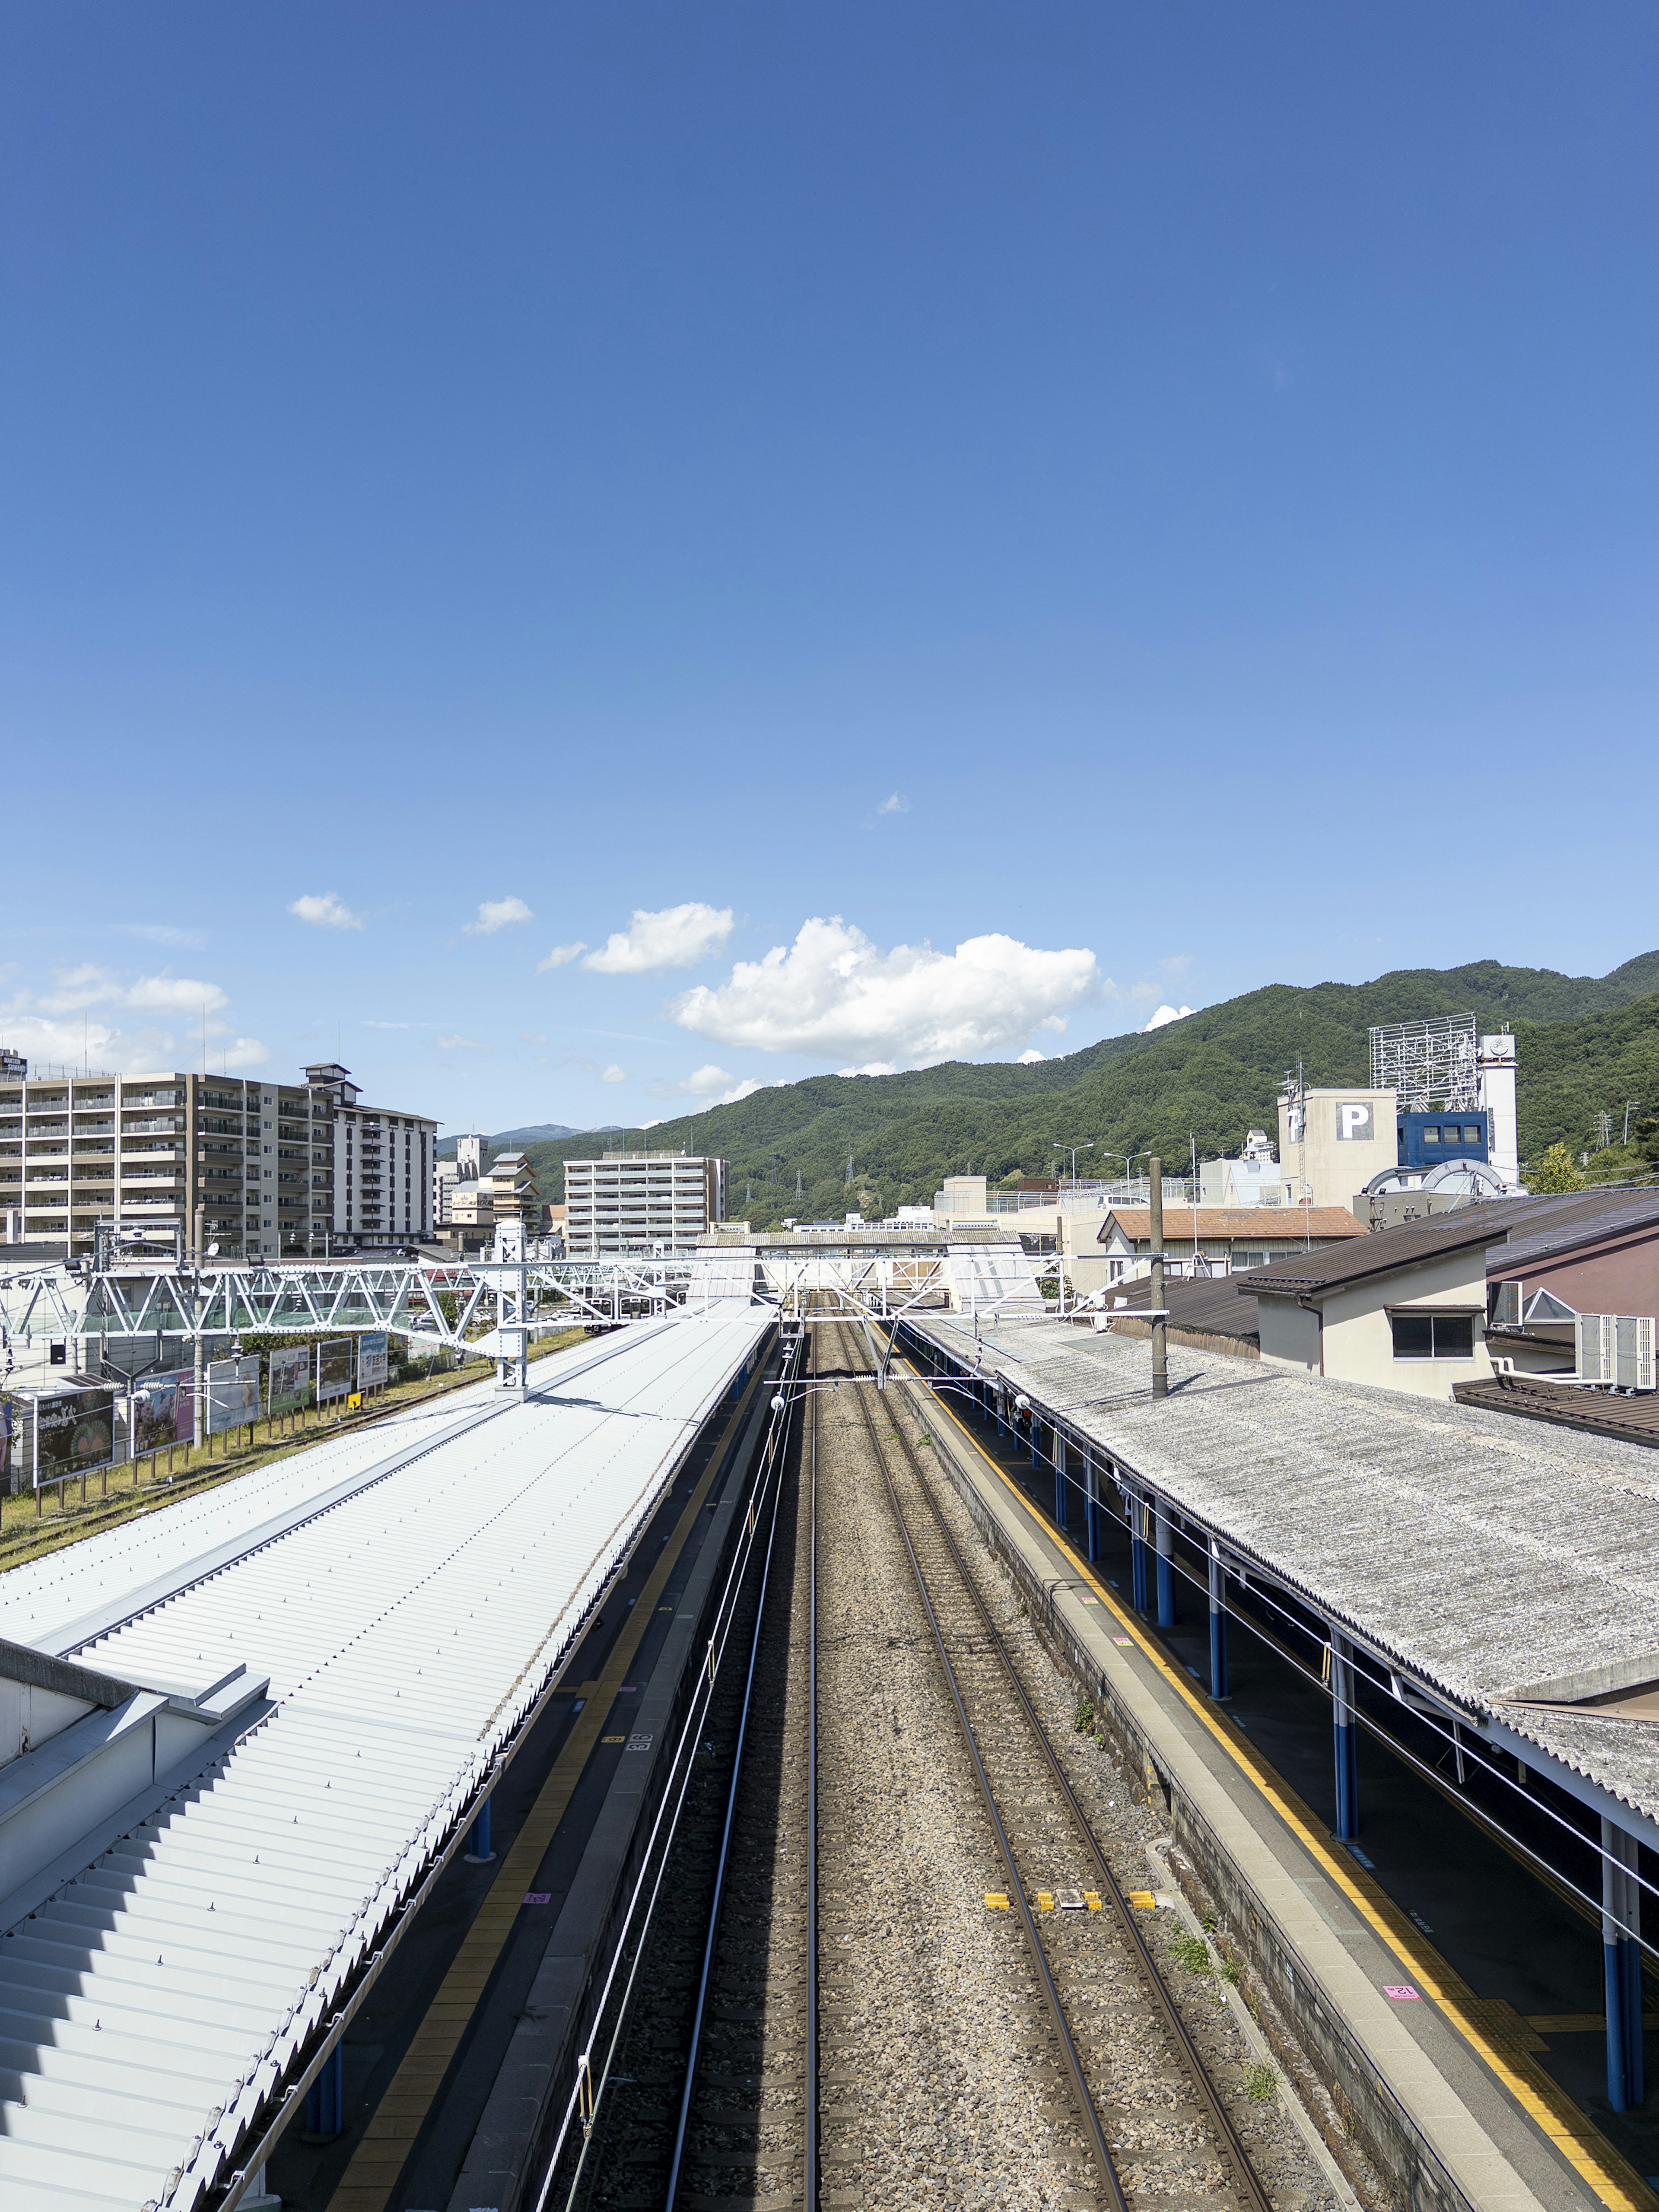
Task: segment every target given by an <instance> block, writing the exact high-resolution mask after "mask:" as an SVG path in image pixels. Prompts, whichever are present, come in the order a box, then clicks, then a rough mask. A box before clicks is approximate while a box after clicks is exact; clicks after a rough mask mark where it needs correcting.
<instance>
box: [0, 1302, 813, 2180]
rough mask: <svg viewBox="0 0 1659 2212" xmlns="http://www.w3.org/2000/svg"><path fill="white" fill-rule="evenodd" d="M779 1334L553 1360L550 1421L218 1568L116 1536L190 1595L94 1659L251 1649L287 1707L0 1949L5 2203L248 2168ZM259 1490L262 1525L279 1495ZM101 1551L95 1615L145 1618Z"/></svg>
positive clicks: (402, 1473)
mask: <svg viewBox="0 0 1659 2212" xmlns="http://www.w3.org/2000/svg"><path fill="white" fill-rule="evenodd" d="M768 1319H769V1316H767V1314H766V1313H765V1312H763V1311H762V1310H758V1309H753V1308H751V1309H749V1310H733V1309H732V1308H730V1307H726V1308H723V1309H721V1310H720V1312H719V1313H718V1315H717V1316H715V1317H713V1318H709V1319H692V1318H678V1319H671V1320H668V1321H665V1322H659V1323H656V1324H650V1325H645V1326H641V1327H640V1328H635V1329H631V1330H628V1331H623V1332H621V1333H619V1334H617V1335H615V1336H612V1337H610V1338H607V1339H605V1340H604V1341H603V1343H602V1345H601V1346H599V1347H597V1348H595V1347H589V1348H587V1349H586V1350H584V1351H582V1352H576V1353H574V1354H572V1355H568V1357H567V1358H565V1359H563V1360H559V1359H555V1360H552V1361H550V1362H549V1363H548V1366H547V1368H546V1369H544V1370H541V1372H540V1374H539V1375H538V1390H537V1394H536V1395H534V1396H532V1399H531V1400H530V1401H529V1402H528V1404H526V1405H524V1406H520V1405H519V1404H518V1403H517V1401H516V1400H509V1401H507V1404H506V1406H505V1407H503V1409H502V1411H501V1413H500V1415H499V1416H498V1417H497V1418H494V1419H487V1420H486V1421H485V1422H484V1423H483V1425H478V1426H475V1427H472V1428H471V1429H469V1430H467V1431H465V1432H463V1433H460V1434H458V1435H452V1436H450V1437H448V1439H447V1441H445V1440H443V1439H442V1438H441V1437H435V1438H434V1441H433V1448H432V1449H428V1450H426V1451H425V1452H423V1453H422V1455H420V1456H418V1457H416V1458H415V1459H414V1460H413V1461H412V1462H410V1464H408V1465H406V1466H404V1467H402V1468H399V1469H398V1471H397V1472H396V1473H395V1474H392V1475H391V1476H389V1477H386V1478H385V1479H383V1480H368V1481H363V1482H362V1483H360V1484H359V1485H358V1486H356V1487H355V1488H353V1489H351V1490H350V1491H349V1494H347V1495H346V1496H345V1497H344V1498H342V1499H340V1500H339V1501H338V1502H337V1503H336V1504H333V1505H332V1506H331V1508H330V1509H329V1510H326V1511H321V1512H311V1513H308V1514H306V1513H302V1514H301V1516H300V1517H299V1519H298V1522H297V1525H295V1526H293V1527H291V1528H289V1529H288V1531H287V1532H286V1533H285V1534H282V1535H280V1536H279V1537H277V1538H276V1539H275V1540H274V1541H262V1542H258V1543H257V1546H256V1547H255V1548H252V1549H249V1550H244V1551H243V1552H242V1553H241V1554H240V1556H239V1557H237V1558H236V1559H234V1562H233V1563H232V1564H229V1565H224V1566H222V1567H220V1568H218V1569H216V1570H214V1571H209V1572H208V1573H207V1574H206V1575H205V1577H204V1578H200V1577H198V1575H197V1567H198V1565H200V1564H201V1562H202V1561H203V1560H206V1561H209V1562H211V1560H212V1559H214V1558H215V1557H216V1554H217V1551H218V1550H219V1549H220V1548H222V1544H220V1545H216V1544H215V1543H212V1542H210V1543H209V1544H208V1545H207V1548H206V1549H205V1550H202V1549H200V1548H199V1540H200V1539H201V1538H202V1537H203V1536H204V1535H212V1534H215V1533H216V1531H212V1530H204V1529H203V1528H201V1526H200V1517H199V1516H198V1525H197V1540H198V1548H197V1550H195V1551H194V1552H191V1549H190V1542H189V1540H188V1539H186V1538H184V1537H183V1536H181V1535H180V1536H179V1538H178V1541H172V1538H173V1536H174V1535H176V1534H178V1532H164V1533H162V1534H160V1535H159V1536H158V1535H157V1534H156V1533H155V1532H156V1530H157V1522H158V1521H159V1522H167V1521H169V1520H170V1519H171V1517H172V1516H169V1515H162V1516H157V1521H151V1522H142V1523H140V1524H138V1526H137V1528H134V1529H132V1530H131V1531H125V1530H120V1531H115V1532H112V1534H113V1535H115V1536H116V1537H117V1538H122V1537H127V1538H129V1539H130V1540H131V1559H130V1563H129V1564H130V1572H131V1585H130V1587H131V1591H132V1592H134V1593H137V1592H141V1591H145V1592H147V1591H149V1590H150V1589H152V1588H153V1585H154V1583H155V1576H154V1575H153V1573H152V1572H151V1570H152V1569H153V1567H154V1565H155V1560H156V1559H157V1558H158V1557H166V1558H167V1559H169V1560H170V1562H171V1565H169V1566H168V1567H167V1569H166V1570H165V1574H167V1575H170V1576H171V1577H172V1580H173V1586H174V1587H175V1589H176V1590H177V1594H176V1595H173V1596H170V1597H167V1598H164V1599H163V1600H162V1601H161V1602H159V1603H156V1604H155V1606H154V1607H153V1609H152V1610H149V1611H147V1612H145V1613H143V1616H142V1617H141V1618H138V1619H136V1620H129V1621H127V1622H126V1623H125V1625H123V1626H119V1627H117V1628H115V1629H113V1630H112V1631H111V1632H108V1633H104V1634H98V1635H95V1636H94V1637H92V1638H90V1639H89V1640H88V1641H87V1642H86V1643H85V1644H82V1645H81V1646H79V1647H78V1648H81V1649H82V1650H84V1651H85V1653H86V1656H87V1658H88V1662H89V1663H90V1664H92V1665H94V1666H96V1667H98V1668H100V1669H103V1670H105V1671H107V1672H109V1673H111V1674H118V1675H120V1676H121V1677H122V1678H123V1679H124V1680H125V1679H134V1680H139V1681H147V1680H189V1679H191V1677H196V1678H198V1679H199V1677H200V1676H201V1674H202V1673H203V1671H204V1668H209V1669H211V1668H213V1667H214V1665H215V1664H216V1662H218V1663H223V1662H234V1661H236V1660H239V1659H242V1660H246V1662H247V1664H248V1666H249V1668H250V1670H251V1671H253V1672H257V1673H258V1674H267V1673H268V1674H269V1675H270V1696H271V1698H272V1699H275V1700H276V1705H275V1710H274V1711H271V1712H270V1715H269V1717H267V1718H265V1719H264V1720H263V1721H262V1722H260V1723H258V1725H256V1726H255V1727H254V1728H252V1729H251V1730H250V1731H249V1732H248V1733H247V1734H246V1735H245V1736H244V1737H242V1739H241V1740H240V1741H238V1742H237V1744H236V1745H235V1747H234V1749H232V1750H231V1751H230V1752H229V1753H228V1755H227V1756H226V1757H225V1758H224V1759H222V1760H221V1761H220V1763H219V1764H218V1765H216V1767H214V1768H213V1769H211V1770H210V1771H209V1772H207V1773H205V1774H204V1775H201V1776H199V1777H198V1778H196V1779H195V1780H194V1781H192V1782H191V1783H190V1784H188V1786H185V1787H182V1788H180V1789H179V1790H178V1791H177V1792H176V1793H175V1794H174V1796H173V1797H172V1798H171V1799H170V1800H169V1801H168V1802H167V1804H166V1806H165V1807H164V1808H162V1809H161V1812H160V1813H159V1814H158V1815H157V1816H156V1818H155V1819H154V1820H149V1821H147V1822H146V1823H144V1824H143V1826H140V1827H138V1828H137V1829H135V1830H134V1832H132V1833H131V1834H130V1835H128V1836H125V1837H124V1838H121V1839H120V1841H119V1842H118V1843H117V1844H115V1846H114V1847H113V1848H112V1849H111V1850H106V1851H105V1852H104V1853H103V1854H102V1855H101V1856H100V1857H98V1858H97V1859H96V1861H95V1862H94V1863H93V1864H91V1865H90V1866H88V1868H87V1869H85V1870H84V1871H82V1873H81V1874H79V1875H76V1877H75V1878H74V1879H73V1880H71V1881H67V1882H66V1883H65V1884H64V1886H63V1887H61V1888H60V1889H59V1890H58V1892H57V1893H55V1894H54V1895H53V1896H52V1898H51V1899H50V1900H49V1902H47V1903H46V1904H44V1905H42V1906H41V1907H40V1909H39V1910H38V1911H36V1912H35V1913H34V1914H33V1916H32V1917H28V1918H26V1919H24V1920H22V1921H21V1923H18V1924H17V1926H16V1927H15V1929H11V1930H9V1931H8V1933H7V1935H6V1937H5V1939H4V1941H3V1942H0V2066H3V2069H5V2071H6V2072H7V2074H8V2076H9V2079H8V2081H7V2082H6V2085H5V2093H6V2103H5V2106H4V2111H3V2126H0V2196H3V2197H4V2201H5V2203H6V2204H7V2207H8V2212H111V2208H114V2207H117V2206H119V2207H122V2208H126V2212H131V2208H133V2207H137V2206H142V2205H143V2204H146V2203H152V2202H153V2203H166V2204H167V2205H169V2206H175V2205H176V2206H179V2207H188V2206H190V2205H192V2204H194V2203H196V2202H197V2199H198V2198H199V2197H200V2195H201V2193H202V2191H204V2189H205V2188H207V2187H210V2185H212V2183H213V2181H214V2179H216V2177H217V2176H219V2175H221V2174H222V2172H225V2171H226V2170H227V2169H228V2166H231V2165H232V2164H233V2163H234V2162H235V2160H236V2154H237V2153H238V2150H239V2148H243V2149H245V2148H246V2145H245V2144H244V2143H243V2142H242V2138H243V2137H244V2136H245V2134H246V2131H247V2130H249V2129H250V2127H251V2126H252V2124H253V2122H254V2120H255V2118H256V2116H257V2115H258V2113H259V2111H260V2108H261V2106H262V2105H263V2104H264V2100H265V2098H266V2097H267V2096H268V2094H269V2093H270V2091H271V2089H272V2088H273V2087H275V2086H276V2084H277V2082H278V2081H281V2079H282V2078H283V2075H284V2073H285V2072H286V2070H287V2069H288V2068H289V2064H290V2063H291V2062H292V2061H294V2060H295V2058H296V2057H297V2056H298V2055H299V2054H300V2053H301V2052H302V2051H304V2050H305V2049H306V2048H307V2045H308V2044H309V2043H310V2040H311V2039H312V2038H313V2034H314V2033H316V2031H317V2030H318V2028H319V2026H320V2025H321V2024H322V2023H325V2021H327V2020H328V2019H329V2017H330V2016H331V2012H332V2010H333V2008H335V2006H336V2003H337V1998H338V1996H339V1993H340V1991H341V1990H342V1989H343V1985H344V1984H346V1983H347V1982H348V1981H349V1979H350V1978H351V1977H352V1976H353V1975H354V1973H355V1972H356V1970H357V1968H358V1967H359V1966H361V1965H362V1962H363V1961H364V1960H365V1959H366V1958H368V1956H369V1955H370V1954H372V1952H373V1951H374V1948H375V1946H376V1944H377V1942H379V1941H380V1936H381V1932H382V1930H383V1929H385V1928H386V1923H387V1922H388V1920H389V1918H390V1917H391V1916H392V1913H393V1912H394V1911H395V1910H396V1909H397V1907H398V1905H399V1904H400V1903H401V1902H402V1901H403V1900H404V1899H406V1898H407V1897H408V1896H409V1895H410V1893H411V1891H412V1890H413V1889H414V1888H415V1887H416V1886H417V1885H418V1883H419V1881H421V1879H422V1876H423V1874H424V1872H425V1871H426V1869H428V1867H429V1866H430V1864H431V1863H432V1862H433V1859H434V1857H435V1855H436V1853H437V1852H438V1851H439V1850H440V1849H441V1846H442V1845H443V1844H444V1843H445V1842H446V1840H447V1837H448V1836H449V1835H450V1833H451V1832H453V1827H454V1825H455V1822H456V1820H457V1819H458V1818H459V1815H460V1814H461V1813H462V1812H463V1811H464V1809H465V1808H466V1807H467V1806H468V1805H469V1804H470V1802H471V1799H472V1797H473V1796H474V1794H475V1792H476V1790H477V1787H478V1785H479V1783H480V1782H481V1780H482V1779H483V1777H484V1775H485V1774H486V1772H487V1771H488V1769H489V1765H490V1763H491V1761H492V1759H494V1757H495V1753H496V1752H497V1750H498V1749H499V1748H500V1747H501V1746H502V1745H503V1743H504V1742H505V1741H507V1739H508V1738H509V1737H510V1735H512V1734H513V1731H514V1729H516V1728H517V1726H518V1725H519V1723H520V1722H521V1721H522V1720H523V1718H524V1717H526V1714H527V1713H528V1712H529V1711H530V1710H531V1709H532V1706H533V1705H534V1704H535V1702H536V1700H537V1699H538V1697H539V1696H540V1695H541V1693H542V1692H543V1690H544V1688H545V1686H547V1684H548V1682H549V1681H550V1680H551V1678H552V1675H553V1674H554V1672H555V1670H556V1667H557V1665H558V1663H559V1662H560V1661H561V1660H562V1657H563V1656H564V1653H565V1650H566V1648H567V1646H568V1644H569V1642H570V1640H571V1638H572V1637H573V1635H574V1633H575V1632H576V1631H577V1630H578V1629H579V1626H580V1620H581V1618H582V1615H583V1612H584V1609H585V1607H586V1606H587V1605H588V1604H589V1603H590V1602H591V1601H592V1598H593V1597H594V1596H595V1595H597V1594H598V1593H599V1590H600V1589H603V1587H604V1585H605V1581H606V1580H607V1578H608V1577H609V1575H610V1573H611V1570H612V1568H613V1566H614V1565H615V1563H616V1562H617V1559H619V1557H620V1556H621V1554H622V1553H623V1550H625V1548H626V1546H627V1544H628V1542H629V1541H630V1540H631V1536H632V1534H633V1532H634V1531H635V1529H636V1528H637V1527H638V1526H639V1524H640V1522H641V1519H642V1518H643V1516H645V1515H646V1514H647V1513H648V1512H649V1510H651V1508H652V1506H653V1504H654V1502H655V1499H656V1498H657V1497H658V1495H659V1492H660V1489H661V1486H662V1485H663V1483H664V1481H665V1480H666V1479H667V1478H668V1477H669V1476H670V1474H671V1471H672V1469H673V1468H674V1467H675V1465H676V1464H677V1463H678V1459H679V1457H680V1455H681V1453H682V1451H683V1449H684V1446H685V1445H686V1443H688V1441H689V1440H690V1437H691V1436H692V1435H693V1434H694V1433H695V1431H696V1428H697V1426H698V1425H700V1423H701V1422H702V1419H704V1418H705V1417H706V1416H707V1414H708V1413H709V1412H710V1411H711V1410H712V1409H713V1408H714V1406H715V1405H716V1404H717V1403H718V1401H719V1400H720V1396H721V1395H722V1393H723V1392H724V1391H725V1390H726V1388H727V1386H728V1384H729V1382H730V1379H731V1377H732V1373H733V1372H734V1370H736V1369H737V1367H738V1365H739V1364H740V1363H741V1362H742V1361H743V1360H744V1358H745V1357H746V1356H747V1355H748V1353H749V1352H750V1350H751V1349H752V1347H753V1346H755V1345H756V1343H757V1341H758V1340H759V1338H760V1336H761V1335H762V1334H763V1331H764V1329H765V1328H766V1327H767V1325H768ZM562 1386H568V1388H567V1387H562ZM480 1395H482V1394H480ZM452 1405H453V1401H452ZM474 1410H476V1407H475V1408H474ZM382 1449H383V1450H384V1446H382ZM312 1457H313V1455H310V1454H307V1455H301V1458H302V1459H310V1458H312ZM289 1465H290V1467H293V1466H295V1462H289ZM335 1472H336V1468H335V1467H334V1466H332V1465H331V1466H329V1467H326V1468H324V1469H323V1473H324V1474H325V1476H327V1475H331V1474H334V1473H335ZM295 1480H301V1481H302V1480H303V1477H302V1476H295V1477H290V1481H295ZM240 1489H241V1486H236V1485H228V1486H226V1488H225V1489H224V1490H222V1491H220V1492H216V1493H215V1498H216V1499H217V1500H220V1501H223V1500H225V1499H226V1498H227V1497H228V1493H229V1492H232V1491H237V1490H240ZM241 1494H242V1498H243V1501H244V1505H245V1511H244V1526H243V1529H242V1532H241V1533H242V1534H244V1535H246V1536H249V1537H257V1535H258V1530H259V1528H261V1527H262V1526H263V1525H264V1518H268V1517H269V1516H268V1515H266V1512H265V1509H266V1507H267V1506H268V1504H270V1497H269V1494H268V1492H267V1493H266V1494H264V1495H257V1496H256V1495H255V1494H253V1493H252V1492H249V1491H246V1490H244V1491H242V1493H241ZM301 1502H302V1503H303V1501H301ZM220 1510H221V1512H223V1511H224V1510H225V1509H224V1507H223V1506H221V1508H220ZM262 1516H264V1518H262ZM98 1541H100V1544H103V1545H104V1550H105V1553H106V1557H105V1559H104V1561H103V1570H102V1572H101V1574H100V1576H99V1577H97V1579H96V1592H97V1597H96V1601H97V1603H98V1604H100V1605H101V1606H103V1607H108V1608H113V1609H115V1610H116V1611H119V1610H120V1609H121V1605H122V1596H121V1592H120V1589H119V1588H118V1581H119V1574H118V1565H117V1562H116V1560H115V1559H112V1558H111V1557H110V1556H108V1555H109V1553H110V1552H111V1550H112V1548H118V1547H110V1546H109V1545H108V1544H107V1543H105V1542H104V1540H98ZM228 1541H231V1542H233V1543H234V1541H236V1539H235V1535H234V1533H233V1535H232V1536H231V1538H230V1539H229V1540H228ZM158 1545H159V1550H158ZM83 1548H88V1549H89V1548H90V1547H83ZM186 1553H189V1556H185V1554H186ZM91 1587H92V1585H91V1584H90V1583H86V1582H85V1581H84V1580H83V1579H77V1578H76V1577H73V1576H70V1577H65V1575H64V1571H63V1570H62V1568H61V1567H59V1566H58V1563H57V1562H53V1561H43V1562H41V1563H40V1568H39V1569H38V1570H37V1569H33V1568H29V1567H23V1568H18V1569H15V1570H14V1571H12V1572H11V1573H10V1574H9V1575H8V1576H6V1577H5V1578H4V1582H3V1584H0V1593H3V1595H0V1629H3V1632H6V1633H9V1634H12V1635H14V1636H15V1635H17V1634H18V1626H16V1624H17V1623H18V1622H19V1621H20V1620H21V1617H22V1616H23V1615H24V1614H25V1613H28V1614H29V1615H30V1616H31V1618H32V1619H33V1620H34V1622H35V1625H36V1626H37V1627H38V1626H40V1621H41V1620H43V1619H46V1620H50V1622H51V1623H52V1625H54V1626H56V1628H57V1629H58V1632H60V1633H61V1632H64V1631H65V1630H67V1629H69V1628H70V1627H71V1626H72V1624H73V1623H74V1622H75V1621H76V1620H80V1619H82V1617H83V1616H84V1613H85V1612H86V1609H87V1608H86V1600H87V1597H88V1589H90V1588H91ZM49 1633H50V1630H49V1631H48V1634H49Z"/></svg>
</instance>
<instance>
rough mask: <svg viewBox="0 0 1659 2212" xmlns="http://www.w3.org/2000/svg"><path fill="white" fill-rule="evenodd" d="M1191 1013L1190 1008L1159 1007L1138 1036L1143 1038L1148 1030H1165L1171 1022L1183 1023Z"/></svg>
mask: <svg viewBox="0 0 1659 2212" xmlns="http://www.w3.org/2000/svg"><path fill="white" fill-rule="evenodd" d="M1192 1011H1193V1010H1192V1008H1191V1007H1190V1006H1160V1007H1159V1008H1158V1012H1156V1013H1155V1014H1154V1015H1153V1016H1152V1019H1151V1021H1149V1022H1148V1023H1147V1024H1146V1026H1145V1028H1143V1029H1142V1030H1141V1032H1140V1034H1141V1035H1142V1036H1146V1033H1147V1031H1148V1030H1161V1029H1164V1028H1167V1026H1168V1025H1169V1024H1170V1023H1171V1022H1184V1021H1185V1020H1186V1018H1187V1017H1188V1014H1190V1013H1191V1012H1192Z"/></svg>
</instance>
